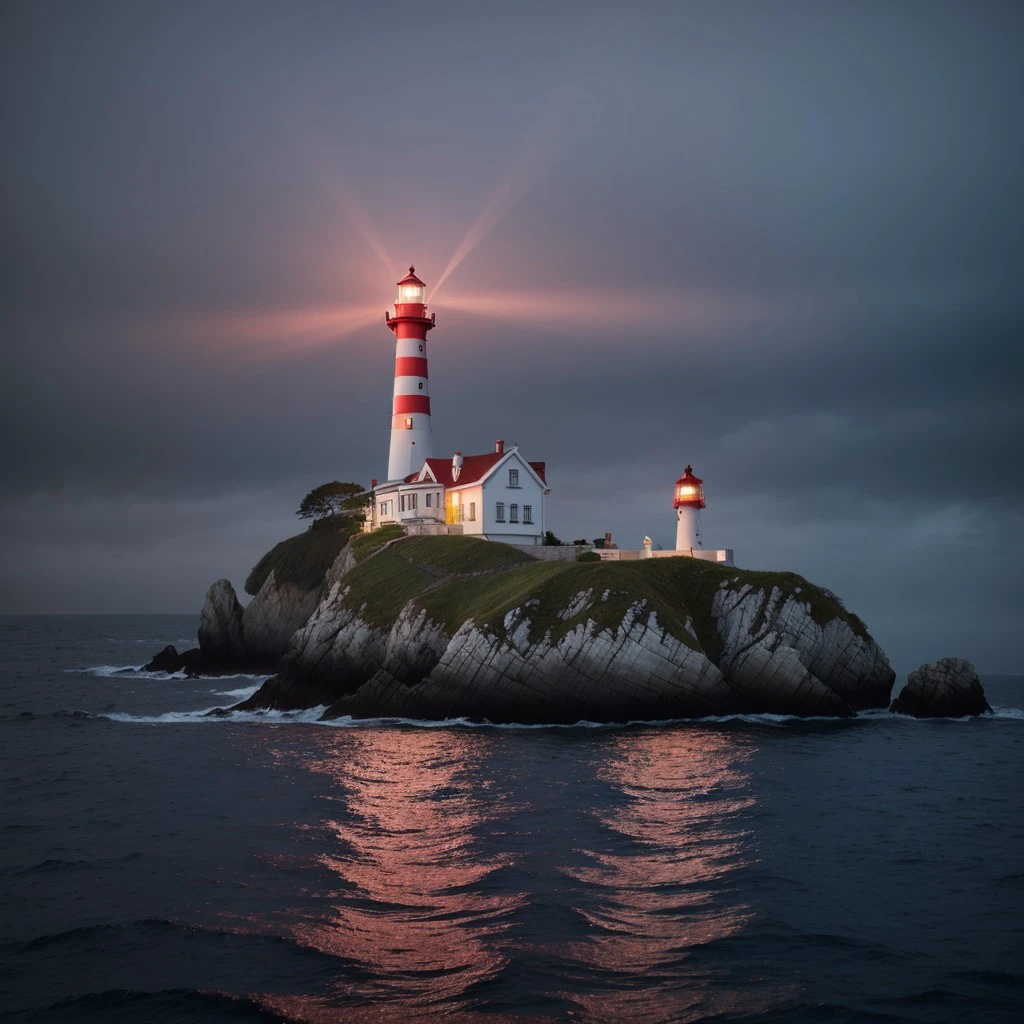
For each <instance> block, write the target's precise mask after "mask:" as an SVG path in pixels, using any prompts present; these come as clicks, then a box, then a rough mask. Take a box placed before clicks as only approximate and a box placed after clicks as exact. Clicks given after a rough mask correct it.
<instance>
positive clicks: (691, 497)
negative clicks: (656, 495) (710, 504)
mask: <svg viewBox="0 0 1024 1024" xmlns="http://www.w3.org/2000/svg"><path fill="white" fill-rule="evenodd" d="M703 484H704V481H703V480H701V478H700V477H699V476H694V475H693V466H687V467H686V469H685V470H684V471H683V475H682V476H681V477H680V478H679V479H678V480H677V481H676V492H675V498H674V499H673V501H672V507H673V508H674V509H675V510H676V551H690V552H693V551H694V550H700V549H701V548H702V547H703V546H704V544H703V542H702V540H701V535H700V510H701V509H702V508H704V506H705V502H704V487H703Z"/></svg>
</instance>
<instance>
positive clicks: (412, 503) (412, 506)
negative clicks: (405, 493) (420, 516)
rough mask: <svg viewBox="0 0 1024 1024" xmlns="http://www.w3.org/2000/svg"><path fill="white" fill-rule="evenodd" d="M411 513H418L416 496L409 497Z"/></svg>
mask: <svg viewBox="0 0 1024 1024" xmlns="http://www.w3.org/2000/svg"><path fill="white" fill-rule="evenodd" d="M409 511H410V512H415V511H416V495H415V494H410V495H409Z"/></svg>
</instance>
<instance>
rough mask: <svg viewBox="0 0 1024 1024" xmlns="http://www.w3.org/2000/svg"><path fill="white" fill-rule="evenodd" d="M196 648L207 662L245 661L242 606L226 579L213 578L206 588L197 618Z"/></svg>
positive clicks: (246, 659) (246, 658)
mask: <svg viewBox="0 0 1024 1024" xmlns="http://www.w3.org/2000/svg"><path fill="white" fill-rule="evenodd" d="M199 649H200V650H201V651H202V652H203V656H204V658H205V659H206V660H207V661H208V662H210V663H211V664H217V663H228V662H236V663H239V664H241V663H245V662H247V661H248V657H247V654H246V650H245V642H244V641H243V639H242V606H241V605H240V604H239V603H238V597H237V596H236V595H235V588H234V587H233V586H231V583H230V581H228V580H217V582H216V583H214V584H213V586H212V587H210V589H209V590H208V591H207V592H206V603H205V604H204V605H203V611H202V614H201V615H200V618H199Z"/></svg>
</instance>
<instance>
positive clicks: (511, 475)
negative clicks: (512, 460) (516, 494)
mask: <svg viewBox="0 0 1024 1024" xmlns="http://www.w3.org/2000/svg"><path fill="white" fill-rule="evenodd" d="M508 485H509V487H518V486H519V470H518V469H510V470H509V471H508Z"/></svg>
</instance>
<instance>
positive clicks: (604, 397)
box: [0, 0, 1024, 673]
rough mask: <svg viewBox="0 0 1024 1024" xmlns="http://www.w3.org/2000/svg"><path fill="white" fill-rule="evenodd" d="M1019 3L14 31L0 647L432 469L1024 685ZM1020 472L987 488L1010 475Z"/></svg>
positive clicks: (209, 11) (1, 113)
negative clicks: (532, 488)
mask: <svg viewBox="0 0 1024 1024" xmlns="http://www.w3.org/2000/svg"><path fill="white" fill-rule="evenodd" d="M1022 33H1024V7H1022V6H1021V5H1020V4H1018V3H991V2H989V3H986V2H979V3H972V4H964V3H942V2H927V3H926V2H913V0H906V2H903V3H900V4H891V3H872V2H856V3H854V2H850V3H834V4H820V3H815V2H807V3H800V2H788V3H774V2H763V3H756V4H755V3H740V2H736V3H720V2H708V3H698V2H674V3H664V4H658V3H645V2H643V0H637V2H631V3H628V4H626V3H617V4H602V3H594V2H591V3H572V2H560V3H557V4H552V3H538V4H533V3H528V2H527V3H517V4H481V3H479V2H474V3H444V2H435V3H431V4H422V3H418V4H414V3H386V2H378V3H374V4H344V3H311V2H292V3H287V4H284V3H264V2H260V0H245V2H237V3H236V2H229V0H216V2H213V3H193V2H180V0H179V2H175V3H162V4H161V3H154V4H139V3H135V2H129V3H110V2H102V0H94V2H92V3H89V4H82V3H77V2H75V3H58V2H48V3H45V4H42V3H35V2H30V3H19V2H12V0H9V2H7V3H5V4H4V5H3V7H2V10H0V131H2V138H3V140H4V146H3V148H4V157H3V160H2V161H0V181H2V189H0V193H2V194H0V211H2V225H0V227H2V230H0V311H2V341H3V359H4V364H3V374H2V379H0V388H2V392H0V417H2V420H3V422H2V429H3V437H4V444H3V448H2V451H3V455H2V459H3V461H2V473H0V487H2V493H0V500H2V509H0V524H2V542H0V544H2V546H0V571H2V572H3V578H4V581H5V582H4V586H3V588H2V590H0V611H2V612H6V613H65V612H118V613H122V612H183V611H192V610H195V611H196V612H198V610H199V608H200V607H201V605H202V601H203V596H204V593H205V590H206V587H207V586H208V585H209V583H211V582H212V581H213V580H215V579H217V578H220V577H227V578H229V579H231V580H233V581H234V582H235V584H236V586H237V587H238V589H239V590H241V584H242V583H243V582H244V579H245V576H246V574H247V572H248V570H249V568H250V567H251V566H252V565H253V564H254V563H255V562H256V560H257V559H258V558H259V557H260V555H261V554H262V553H263V552H264V551H265V550H267V549H268V548H269V547H271V546H272V545H273V544H274V543H276V542H277V541H278V540H281V539H282V538H284V537H286V536H290V535H292V534H294V533H297V532H299V531H300V530H301V529H302V524H301V523H300V521H299V520H297V519H296V518H295V515H294V512H295V509H296V508H297V506H298V502H299V500H300V498H301V497H302V495H303V494H305V493H306V491H308V490H309V489H310V488H311V487H313V486H315V485H316V484H319V483H321V482H324V481H326V480H333V479H342V480H356V481H359V482H362V483H364V484H368V483H369V481H370V479H371V478H373V477H384V476H386V464H387V454H388V430H389V421H390V406H391V385H392V368H393V363H392V360H393V355H394V353H393V344H394V343H393V339H392V335H391V333H390V332H389V331H388V330H387V328H386V327H385V325H384V323H383V314H384V311H385V309H387V308H389V304H390V303H392V302H393V301H394V298H395V288H394V282H395V281H396V280H397V279H398V277H399V276H401V274H402V273H404V271H405V269H406V268H407V267H408V266H409V265H410V264H415V266H416V270H417V273H418V274H419V275H420V276H421V277H422V278H423V279H424V280H425V281H426V282H427V284H428V287H429V292H428V298H429V301H430V308H431V309H432V310H433V311H434V312H436V314H437V328H436V330H434V331H433V332H432V334H431V382H430V386H431V394H432V412H433V425H434V444H435V454H436V455H439V456H440V455H444V454H446V453H449V452H451V451H454V449H456V448H459V449H461V450H462V451H463V452H467V453H471V452H484V451H489V450H491V449H492V446H493V443H494V440H495V439H497V438H503V439H505V440H506V441H507V442H508V443H518V444H519V445H520V447H521V450H522V451H523V453H524V455H525V456H526V457H527V458H529V459H532V460H545V461H546V462H547V464H548V480H549V483H550V485H551V488H552V492H551V496H550V499H549V505H548V513H547V519H548V525H550V526H551V527H552V528H553V530H554V531H555V532H556V533H557V534H558V535H559V536H561V537H562V538H563V539H565V540H572V539H574V538H577V537H589V538H593V537H598V536H602V535H603V534H604V533H605V531H606V530H610V531H612V533H613V536H614V538H615V540H616V541H617V542H618V543H619V544H620V546H622V547H638V546H639V544H640V542H641V540H642V538H643V536H644V534H650V535H651V536H652V537H653V538H654V539H655V541H657V542H659V543H661V544H662V545H664V546H666V547H671V546H672V545H673V544H674V530H675V521H674V514H673V512H672V509H671V494H672V485H673V483H674V481H675V480H676V478H677V477H678V476H679V475H680V473H681V471H682V469H683V467H684V466H685V465H686V464H688V463H692V465H693V466H694V469H695V471H696V472H697V474H698V475H699V476H701V477H702V478H703V479H704V481H705V491H706V494H707V502H708V506H707V509H706V511H705V513H704V536H705V543H706V544H707V545H708V546H714V547H717V546H728V547H732V548H734V549H735V551H736V560H737V563H738V564H739V565H741V566H745V567H748V568H772V569H790V570H793V571H796V572H799V573H801V574H803V575H805V576H807V577H808V578H809V579H810V580H812V581H813V582H816V583H818V584H820V585H823V586H826V587H828V588H830V589H831V590H833V591H835V592H836V593H837V594H838V595H839V596H840V597H841V598H842V599H843V600H844V602H845V603H846V605H847V607H849V608H850V609H851V610H853V611H855V612H857V613H858V614H859V615H860V616H861V617H862V618H863V619H864V620H865V621H866V622H867V624H868V626H869V628H870V630H871V632H872V634H873V635H874V636H875V638H876V639H877V640H878V641H879V642H880V643H881V644H882V646H883V648H884V649H885V650H886V651H887V653H888V654H889V656H890V659H891V660H892V662H893V664H894V667H895V668H896V670H897V671H898V672H901V673H903V672H907V671H909V670H911V669H913V668H914V667H916V666H917V665H918V664H920V663H921V662H922V661H925V660H933V659H935V658H939V657H944V656H959V657H966V658H969V659H971V660H972V661H974V662H975V664H976V665H977V667H978V668H979V670H981V671H982V672H989V673H1013V672H1020V671H1021V670H1022V667H1024V657H1022V655H1024V651H1022V641H1021V635H1022V630H1021V622H1022V613H1024V587H1022V585H1021V576H1022V570H1024V557H1022V555H1024V550H1022V547H1024V545H1022V540H1021V537H1022V533H1024V514H1022V511H1021V508H1022V505H1021V498H1022V491H1024V486H1022V482H1021V477H1022V474H1021V466H1022V459H1021V457H1020V454H1019V451H1018V448H1019V446H1020V443H1021V439H1022V438H1024V422H1022V421H1024V415H1022V403H1021V397H1020V396H1021V386H1022V372H1021V359H1020V358H1019V355H1018V346H1019V345H1020V344H1021V341H1022V330H1021V328H1022V324H1024V289H1022V280H1024V274H1022V270H1024V241H1022V240H1024V203H1022V200H1021V181H1022V180H1024V173H1022V172H1024V141H1022V133H1021V131H1020V117H1021V114H1020V103H1021V100H1020V98H1021V96H1024V62H1021V61H1020V59H1019V44H1020V40H1021V38H1022ZM1014 467H1016V468H1014Z"/></svg>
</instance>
